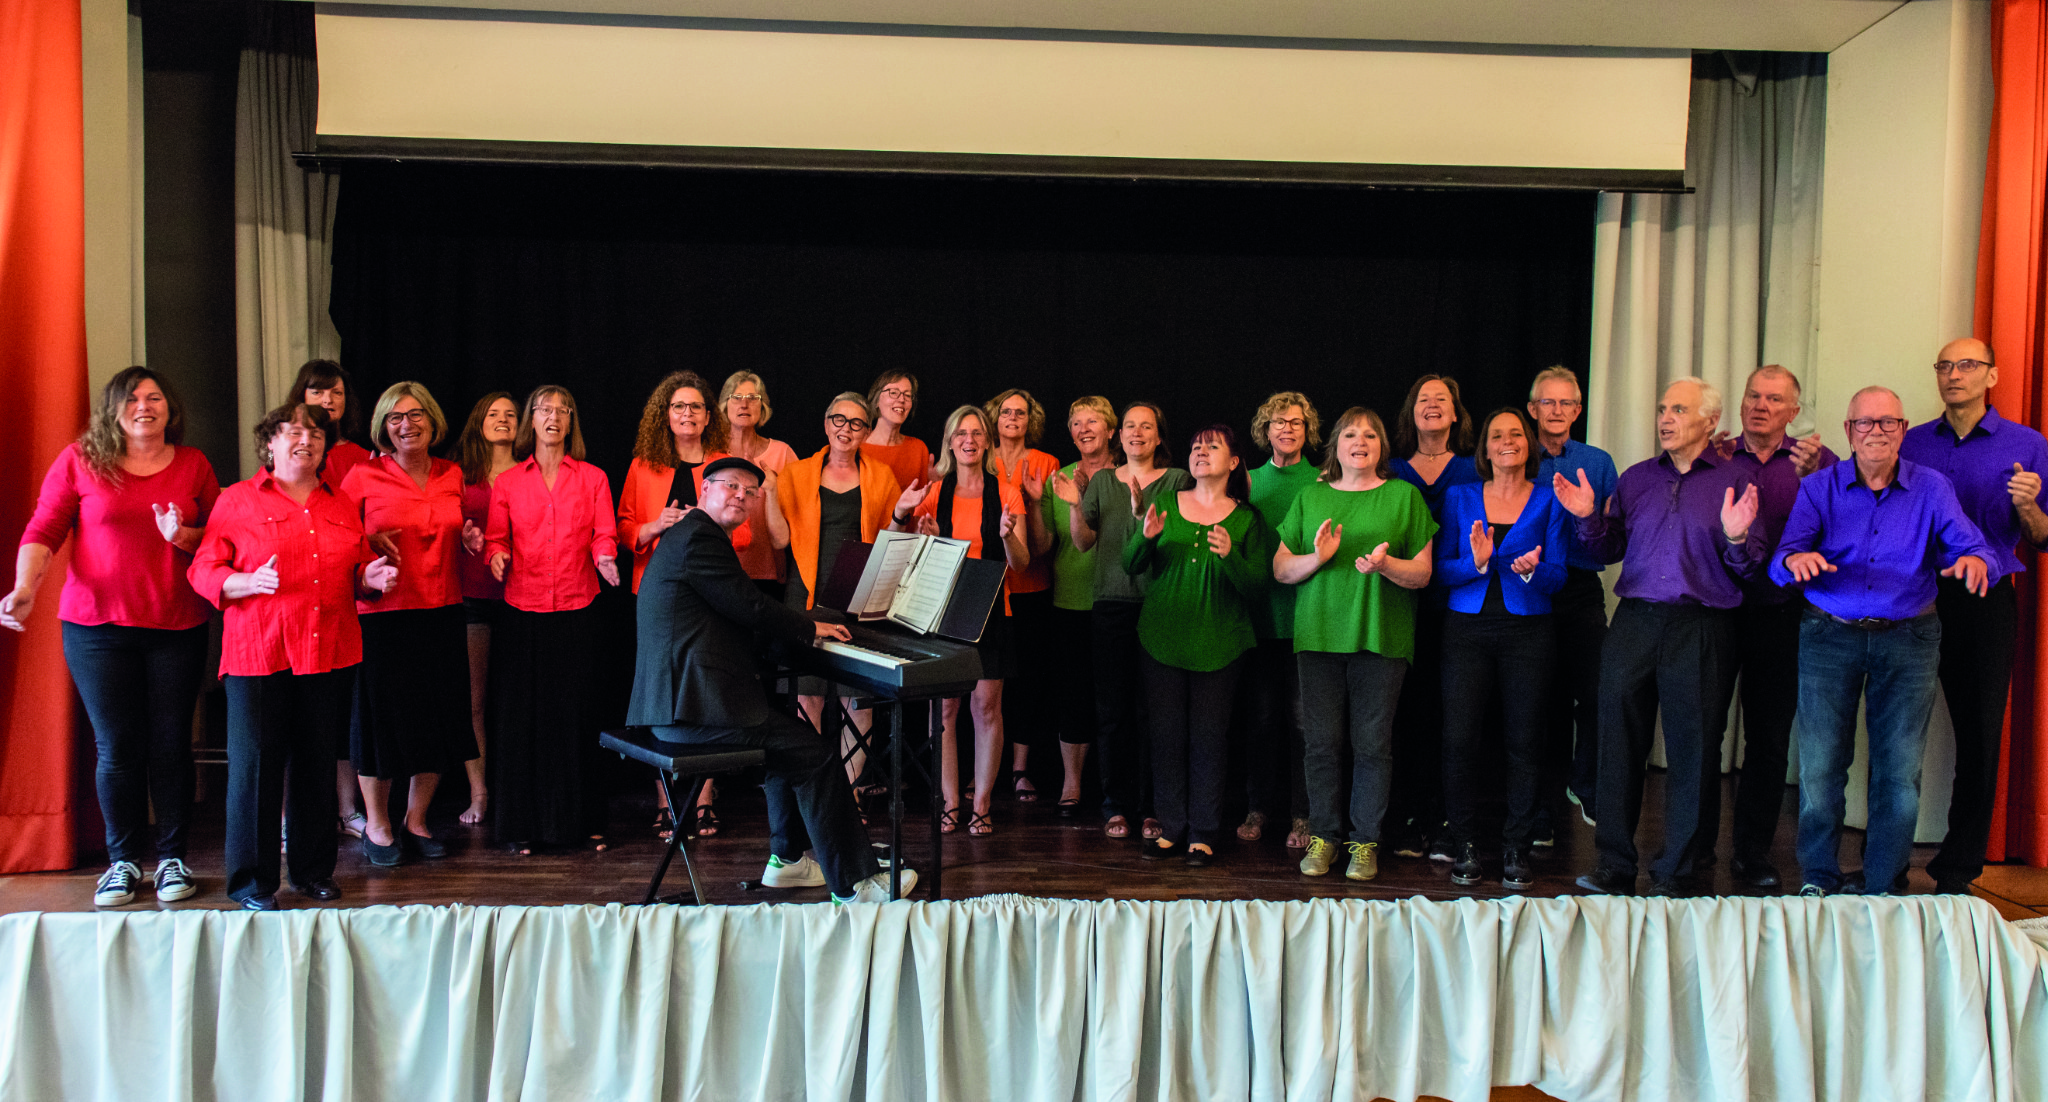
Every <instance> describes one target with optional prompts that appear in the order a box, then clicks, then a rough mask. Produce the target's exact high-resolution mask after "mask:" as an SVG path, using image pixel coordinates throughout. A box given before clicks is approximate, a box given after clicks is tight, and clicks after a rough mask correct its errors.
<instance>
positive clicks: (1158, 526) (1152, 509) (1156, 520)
mask: <svg viewBox="0 0 2048 1102" xmlns="http://www.w3.org/2000/svg"><path fill="white" fill-rule="evenodd" d="M1133 504H1135V500H1134V502H1133ZM1164 531H1166V514H1164V513H1161V512H1160V511H1159V506H1157V505H1147V506H1145V527H1144V532H1145V538H1146V539H1148V540H1156V539H1158V538H1159V533H1161V532H1164Z"/></svg>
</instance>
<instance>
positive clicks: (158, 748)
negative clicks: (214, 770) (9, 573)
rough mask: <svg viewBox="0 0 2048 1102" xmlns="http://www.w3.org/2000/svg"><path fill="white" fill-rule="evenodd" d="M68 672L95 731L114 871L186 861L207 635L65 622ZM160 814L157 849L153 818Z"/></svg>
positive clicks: (96, 781)
mask: <svg viewBox="0 0 2048 1102" xmlns="http://www.w3.org/2000/svg"><path fill="white" fill-rule="evenodd" d="M63 632H64V662H65V664H66V665H68V666H70V667H71V680H72V682H73V683H75V684H76V685H77V686H78V695H79V697H80V698H81V699H83V700H84V701H85V714H86V718H87V719H89V720H91V721H92V741H93V748H94V750H95V751H96V752H97V753H98V756H99V761H98V764H97V765H96V766H95V767H94V769H93V787H94V788H95V789H97V790H98V791H99V797H100V815H101V816H102V817H104V818H105V819H106V822H107V859H108V860H109V861H134V862H136V863H137V864H142V863H145V862H147V861H148V860H149V858H150V856H151V854H152V852H153V853H154V855H155V856H156V857H157V858H158V859H159V860H161V859H163V858H169V857H176V858H178V859H180V860H183V859H184V857H185V826H186V823H187V822H188V821H189V820H190V819H191V817H192V706H193V704H194V702H196V701H197V700H198V699H199V683H200V678H202V677H204V676H205V663H206V628H205V627H204V626H203V625H202V626H200V627H196V628H188V629H186V630H184V631H165V630H162V629H160V628H133V627H123V626H121V625H119V624H91V625H87V624H73V623H70V622H68V621H67V622H65V623H64V624H63ZM152 805H154V806H155V808H156V839H155V844H154V845H151V844H150V841H149V839H148V838H147V837H146V834H147V832H148V830H149V811H150V808H151V806H152Z"/></svg>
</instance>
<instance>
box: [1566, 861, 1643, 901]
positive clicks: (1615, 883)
mask: <svg viewBox="0 0 2048 1102" xmlns="http://www.w3.org/2000/svg"><path fill="white" fill-rule="evenodd" d="M1575 883H1577V884H1578V886H1579V887H1580V888H1582V889H1584V890H1586V891H1589V892H1592V893H1593V894H1595V895H1634V894H1636V874H1635V873H1632V872H1622V871H1621V870H1619V869H1610V868H1605V867H1602V868H1596V869H1594V870H1593V871H1592V872H1589V873H1587V874H1586V875H1584V876H1581V877H1579V878H1578V880H1577V881H1575Z"/></svg>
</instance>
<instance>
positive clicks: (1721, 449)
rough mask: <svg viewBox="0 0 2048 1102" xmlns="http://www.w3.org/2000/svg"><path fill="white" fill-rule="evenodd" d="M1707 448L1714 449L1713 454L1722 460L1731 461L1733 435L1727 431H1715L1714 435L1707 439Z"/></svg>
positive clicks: (1732, 456) (1733, 445) (1734, 442)
mask: <svg viewBox="0 0 2048 1102" xmlns="http://www.w3.org/2000/svg"><path fill="white" fill-rule="evenodd" d="M1707 447H1709V448H1712V449H1714V454H1715V455H1718V456H1720V457H1721V458H1722V459H1732V458H1734V456H1735V447H1736V440H1735V434H1733V433H1731V432H1729V431H1728V430H1727V429H1715V430H1714V435H1712V436H1709V437H1707Z"/></svg>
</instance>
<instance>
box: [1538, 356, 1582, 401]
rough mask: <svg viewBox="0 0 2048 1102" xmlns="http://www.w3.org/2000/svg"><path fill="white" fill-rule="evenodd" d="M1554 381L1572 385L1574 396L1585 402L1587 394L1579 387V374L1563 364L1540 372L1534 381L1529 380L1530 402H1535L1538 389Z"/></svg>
mask: <svg viewBox="0 0 2048 1102" xmlns="http://www.w3.org/2000/svg"><path fill="white" fill-rule="evenodd" d="M1552 379H1559V380H1562V381H1564V382H1567V383H1570V384H1572V394H1573V395H1574V396H1576V397H1577V398H1578V399H1579V400H1581V401H1584V400H1585V397H1586V392H1585V391H1584V390H1583V389H1581V388H1580V387H1579V373H1578V372H1576V371H1573V370H1572V369H1571V368H1569V367H1566V366H1564V365H1563V364H1555V365H1553V366H1550V367H1546V368H1544V369H1543V370H1541V371H1538V372H1537V373H1536V377H1535V378H1534V379H1531V380H1529V400H1530V401H1532V402H1533V401H1535V400H1536V389H1537V388H1538V387H1541V386H1542V385H1543V384H1544V383H1547V382H1549V381H1551V380H1552Z"/></svg>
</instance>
